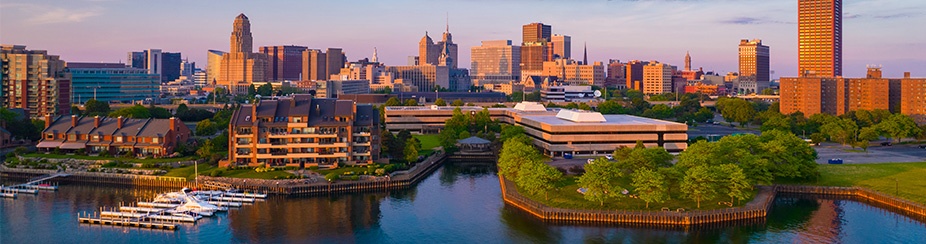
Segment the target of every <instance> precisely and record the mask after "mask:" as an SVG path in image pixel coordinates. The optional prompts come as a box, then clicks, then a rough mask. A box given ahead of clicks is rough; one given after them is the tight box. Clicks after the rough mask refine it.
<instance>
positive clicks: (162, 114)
mask: <svg viewBox="0 0 926 244" xmlns="http://www.w3.org/2000/svg"><path fill="white" fill-rule="evenodd" d="M148 114H150V115H151V118H155V119H166V118H170V117H171V114H170V111H167V109H166V108H161V107H155V106H154V104H151V105H150V106H148Z"/></svg>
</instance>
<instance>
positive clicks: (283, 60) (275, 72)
mask: <svg viewBox="0 0 926 244" xmlns="http://www.w3.org/2000/svg"><path fill="white" fill-rule="evenodd" d="M306 49H307V48H306V47H302V46H292V45H289V46H264V47H260V48H259V50H260V53H262V54H264V55H267V59H268V64H269V67H270V68H269V73H270V76H269V77H268V81H283V80H299V79H300V78H301V77H300V75H301V73H302V52H303V51H305V50H306Z"/></svg>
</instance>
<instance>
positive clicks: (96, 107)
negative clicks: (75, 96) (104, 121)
mask: <svg viewBox="0 0 926 244" xmlns="http://www.w3.org/2000/svg"><path fill="white" fill-rule="evenodd" d="M84 109H85V110H86V112H85V113H84V114H85V115H87V116H97V115H103V116H105V115H107V114H109V113H110V111H111V109H110V108H109V103H104V102H100V101H97V100H96V99H90V100H87V102H86V103H84Z"/></svg>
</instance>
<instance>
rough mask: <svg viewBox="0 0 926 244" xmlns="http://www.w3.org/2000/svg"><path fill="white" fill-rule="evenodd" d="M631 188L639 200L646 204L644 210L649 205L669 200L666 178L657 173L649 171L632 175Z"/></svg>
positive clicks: (643, 170) (640, 171)
mask: <svg viewBox="0 0 926 244" xmlns="http://www.w3.org/2000/svg"><path fill="white" fill-rule="evenodd" d="M631 186H633V188H634V192H636V193H637V196H638V197H639V198H640V200H643V201H644V202H646V208H649V203H651V202H657V203H662V202H665V201H666V200H669V187H668V184H667V183H666V178H665V176H663V175H662V174H660V173H659V172H657V171H653V170H650V169H642V170H638V171H637V172H636V173H634V174H633V183H631Z"/></svg>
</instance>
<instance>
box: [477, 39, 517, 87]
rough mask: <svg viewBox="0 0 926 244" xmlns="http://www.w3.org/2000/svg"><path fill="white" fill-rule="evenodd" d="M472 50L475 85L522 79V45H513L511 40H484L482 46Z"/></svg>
mask: <svg viewBox="0 0 926 244" xmlns="http://www.w3.org/2000/svg"><path fill="white" fill-rule="evenodd" d="M470 52H471V55H470V61H471V62H470V64H471V69H470V75H471V76H472V80H473V85H475V86H484V85H488V84H504V83H507V82H510V81H519V80H520V76H521V65H520V62H521V46H513V45H511V40H497V41H482V45H481V46H475V47H472V48H471V50H470Z"/></svg>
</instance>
